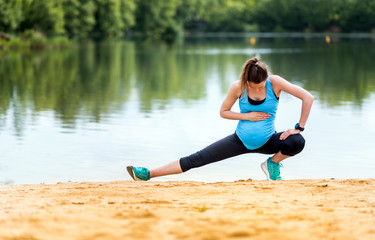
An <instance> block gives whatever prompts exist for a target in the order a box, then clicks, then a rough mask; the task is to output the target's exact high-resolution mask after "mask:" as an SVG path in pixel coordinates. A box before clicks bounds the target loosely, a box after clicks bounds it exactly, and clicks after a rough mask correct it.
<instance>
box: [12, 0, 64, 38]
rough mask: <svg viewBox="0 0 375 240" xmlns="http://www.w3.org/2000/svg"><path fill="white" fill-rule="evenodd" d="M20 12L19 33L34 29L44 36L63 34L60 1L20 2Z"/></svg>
mask: <svg viewBox="0 0 375 240" xmlns="http://www.w3.org/2000/svg"><path fill="white" fill-rule="evenodd" d="M10 1H12V0H10ZM13 1H15V0H13ZM22 12H23V19H22V21H21V23H20V26H19V30H20V31H22V32H23V31H25V30H29V29H34V30H38V31H42V32H43V33H46V34H61V33H64V10H63V7H62V4H61V1H60V0H22Z"/></svg>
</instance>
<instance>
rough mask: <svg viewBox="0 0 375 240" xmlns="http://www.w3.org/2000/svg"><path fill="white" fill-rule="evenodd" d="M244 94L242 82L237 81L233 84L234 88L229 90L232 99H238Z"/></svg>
mask: <svg viewBox="0 0 375 240" xmlns="http://www.w3.org/2000/svg"><path fill="white" fill-rule="evenodd" d="M241 94H242V89H241V81H240V80H237V81H235V82H233V83H232V86H231V87H230V89H229V95H231V96H232V97H235V98H238V97H239V96H241Z"/></svg>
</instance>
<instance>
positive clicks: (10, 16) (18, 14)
mask: <svg viewBox="0 0 375 240" xmlns="http://www.w3.org/2000/svg"><path fill="white" fill-rule="evenodd" d="M21 20H22V1H21V0H0V31H4V32H14V31H15V30H16V29H17V28H18V26H19V24H20V22H21Z"/></svg>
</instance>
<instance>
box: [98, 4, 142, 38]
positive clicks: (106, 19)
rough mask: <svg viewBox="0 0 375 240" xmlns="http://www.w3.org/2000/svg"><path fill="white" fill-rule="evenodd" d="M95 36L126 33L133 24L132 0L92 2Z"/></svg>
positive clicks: (133, 5)
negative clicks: (94, 8)
mask: <svg viewBox="0 0 375 240" xmlns="http://www.w3.org/2000/svg"><path fill="white" fill-rule="evenodd" d="M94 3H95V6H96V11H95V25H94V28H93V32H94V33H95V34H108V33H118V32H120V31H126V30H128V29H129V28H130V27H131V26H133V25H134V23H135V21H134V20H135V16H134V14H135V8H136V5H135V2H134V0H94Z"/></svg>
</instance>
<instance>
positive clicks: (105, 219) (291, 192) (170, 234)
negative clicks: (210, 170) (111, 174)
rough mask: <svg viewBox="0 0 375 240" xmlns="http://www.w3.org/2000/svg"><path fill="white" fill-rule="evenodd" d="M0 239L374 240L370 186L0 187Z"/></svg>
mask: <svg viewBox="0 0 375 240" xmlns="http://www.w3.org/2000/svg"><path fill="white" fill-rule="evenodd" d="M0 239H6V240H8V239H14V240H15V239H19V240H21V239H22V240H26V239H28V240H35V239H160V240H164V239H207V240H208V239H340V240H341V239H375V180H374V179H366V180H358V179H357V180H287V181H276V182H269V181H252V180H251V179H249V180H247V181H244V180H240V181H236V182H219V183H207V184H206V183H202V182H160V181H157V182H131V181H123V182H109V183H58V184H51V185H49V184H48V185H47V184H39V185H7V186H0Z"/></svg>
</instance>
